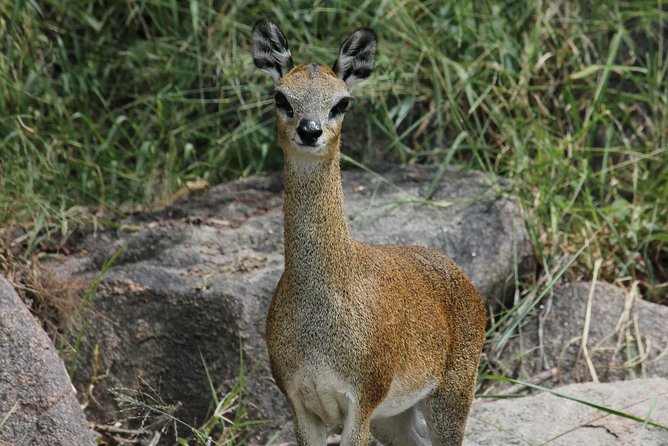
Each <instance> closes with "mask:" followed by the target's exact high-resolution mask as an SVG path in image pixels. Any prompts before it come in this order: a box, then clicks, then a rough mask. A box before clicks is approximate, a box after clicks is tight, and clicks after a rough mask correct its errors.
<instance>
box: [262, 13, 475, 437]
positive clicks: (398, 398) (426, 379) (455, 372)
mask: <svg viewBox="0 0 668 446" xmlns="http://www.w3.org/2000/svg"><path fill="white" fill-rule="evenodd" d="M253 39H254V51H253V56H254V61H255V64H256V65H257V66H258V67H259V68H261V69H263V70H264V71H267V72H268V73H270V74H271V75H272V76H273V77H274V79H275V81H276V105H277V108H278V112H277V125H278V136H279V143H280V145H281V148H282V150H283V154H284V157H285V203H284V212H285V271H284V273H283V276H282V277H281V280H280V282H279V284H278V287H277V289H276V293H275V295H274V298H273V301H272V304H271V308H270V310H269V315H268V318H267V346H268V350H269V356H270V362H271V369H272V374H273V376H274V378H275V380H276V383H277V384H278V386H279V388H280V389H281V391H282V392H283V393H284V394H285V396H286V397H287V399H288V402H289V403H290V407H291V408H292V412H293V419H294V424H295V434H296V437H297V441H298V444H299V445H300V446H306V445H308V446H322V445H325V442H326V438H325V435H326V426H327V424H340V423H343V426H344V429H343V433H342V440H341V444H342V445H343V446H362V445H366V444H367V441H368V436H369V430H371V431H372V432H373V434H374V436H375V437H376V438H378V439H379V440H380V441H381V442H383V444H385V445H387V446H389V445H396V446H412V445H429V444H433V445H451V444H461V442H462V439H463V433H464V427H465V424H466V418H467V416H468V411H469V408H470V405H471V402H472V398H473V391H474V389H475V380H476V373H477V368H478V362H479V358H480V353H481V349H482V345H483V342H484V336H485V334H484V333H485V313H484V307H483V304H482V300H481V298H480V296H479V295H478V292H477V291H476V289H475V287H474V286H473V285H472V283H471V282H470V281H469V280H468V278H467V277H466V276H465V275H464V273H463V272H462V271H461V270H460V268H459V267H458V266H457V265H456V264H455V263H454V262H453V261H452V260H450V259H449V258H447V257H445V256H444V255H442V254H440V253H438V252H436V251H434V250H431V249H427V248H422V247H417V246H403V245H379V246H372V245H366V244H363V243H361V242H358V241H356V240H354V239H353V238H352V237H351V236H350V233H349V230H348V225H347V220H346V216H345V213H344V205H343V192H342V187H341V177H340V169H339V153H340V152H339V146H340V131H341V123H342V120H343V114H344V112H345V109H346V106H347V105H348V101H349V99H350V93H349V87H350V86H351V85H352V84H353V83H354V81H355V80H357V79H360V78H364V77H366V76H368V75H369V74H370V72H371V69H372V67H373V58H374V53H375V48H376V39H375V35H374V34H373V33H372V32H371V31H370V30H366V29H362V30H358V31H356V32H355V33H353V34H352V35H351V36H350V37H349V38H348V39H347V40H346V42H344V44H343V45H342V47H341V50H340V53H339V58H338V59H337V62H336V63H335V64H334V68H333V69H330V68H329V67H327V66H325V65H315V64H310V65H299V66H296V67H293V65H292V58H291V55H290V52H289V50H288V45H287V41H286V40H285V37H284V36H283V34H282V33H281V31H280V30H279V29H278V28H277V27H276V26H275V25H274V24H272V23H271V22H268V21H260V22H258V23H257V24H256V25H255V27H254V30H253ZM423 414H424V415H423ZM425 421H426V423H425ZM429 439H431V442H430V441H429Z"/></svg>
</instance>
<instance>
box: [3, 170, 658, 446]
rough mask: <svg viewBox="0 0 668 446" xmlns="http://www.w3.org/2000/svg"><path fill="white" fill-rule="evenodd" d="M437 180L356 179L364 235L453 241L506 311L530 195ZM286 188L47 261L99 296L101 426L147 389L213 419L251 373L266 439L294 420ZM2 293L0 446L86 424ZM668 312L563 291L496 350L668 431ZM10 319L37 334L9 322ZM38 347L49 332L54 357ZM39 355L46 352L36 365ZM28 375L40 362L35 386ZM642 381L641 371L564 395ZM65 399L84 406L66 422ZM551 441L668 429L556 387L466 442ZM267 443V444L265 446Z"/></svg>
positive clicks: (192, 203) (230, 197) (154, 219)
mask: <svg viewBox="0 0 668 446" xmlns="http://www.w3.org/2000/svg"><path fill="white" fill-rule="evenodd" d="M434 176H435V170H434V169H432V168H429V167H417V166H414V167H412V168H409V169H407V170H404V171H401V172H397V173H394V174H390V175H388V176H387V178H388V179H389V181H388V180H383V179H380V178H379V177H376V176H373V175H371V174H367V173H362V172H345V173H344V190H345V193H346V200H347V212H348V215H349V216H350V224H351V230H352V232H353V234H354V235H355V236H356V237H358V238H359V239H361V240H363V241H367V242H370V243H395V242H398V243H411V244H420V245H425V246H431V247H433V248H436V249H440V250H442V251H444V252H446V253H447V254H448V255H450V256H451V257H453V258H454V259H455V260H456V261H457V262H458V263H459V264H460V265H461V266H462V267H463V269H464V270H465V271H466V272H467V273H468V274H469V275H470V276H471V277H472V278H473V280H474V282H475V283H476V285H477V286H478V288H479V289H480V291H481V294H483V295H484V296H485V297H486V298H487V301H488V306H489V308H490V309H498V308H501V307H503V306H504V305H507V304H508V302H506V301H505V299H506V296H508V294H507V293H506V290H508V289H510V287H512V285H513V284H514V283H515V275H516V274H517V275H520V276H521V275H523V274H525V273H527V272H531V271H533V266H532V262H533V254H532V249H531V245H530V242H529V237H528V235H527V233H526V230H525V228H524V223H523V216H522V213H521V210H520V209H519V206H518V204H517V202H516V200H515V199H514V198H513V197H512V195H510V194H509V193H508V191H507V188H506V185H505V184H504V182H503V181H501V180H498V179H497V178H494V177H490V176H488V175H485V174H482V173H479V172H467V173H461V172H457V171H447V172H446V174H445V175H444V177H443V178H442V179H441V180H440V181H439V182H437V183H435V184H434V183H433V178H434ZM281 190H282V180H281V177H280V175H275V176H273V177H268V178H249V179H244V180H239V181H235V182H232V183H229V184H226V185H223V186H219V187H215V188H212V189H211V190H209V191H206V192H204V193H201V194H199V195H193V196H190V197H188V198H187V199H184V200H181V201H179V202H177V203H175V204H174V205H172V206H169V207H167V208H165V209H163V210H161V211H158V212H149V213H142V214H136V215H133V216H130V217H127V218H125V219H124V220H123V221H121V222H120V223H119V226H118V227H117V228H116V229H114V230H105V231H100V232H95V233H91V234H88V235H87V236H85V237H84V238H83V239H82V240H81V241H80V242H79V243H78V244H77V246H76V247H74V250H73V254H72V255H70V256H67V257H64V258H61V259H58V260H53V261H51V262H49V263H48V264H44V265H42V267H43V268H44V269H45V271H49V276H50V277H52V278H55V280H57V281H58V282H59V283H64V284H67V283H72V284H74V283H77V284H82V283H83V284H86V286H88V287H89V289H93V290H94V292H93V293H92V295H91V296H90V303H91V308H90V311H87V312H85V313H84V316H83V317H81V318H79V319H78V320H77V325H76V327H78V328H81V329H82V332H83V333H85V335H84V338H83V342H82V344H81V348H80V350H79V352H78V354H77V356H76V372H75V374H74V385H75V387H76V388H77V389H78V390H79V392H80V395H79V396H80V397H81V396H82V395H85V396H86V399H87V407H86V415H87V417H88V419H89V421H90V422H94V423H95V424H97V425H100V426H112V427H113V426H114V424H113V423H114V422H116V421H118V419H119V417H125V416H126V415H125V414H124V413H119V409H123V407H122V404H120V403H119V401H120V400H119V396H121V397H123V396H125V402H126V403H127V402H128V398H129V397H131V398H130V399H132V398H134V399H135V403H136V402H137V401H139V402H140V403H141V402H142V401H143V402H145V403H147V404H149V403H150V404H158V405H160V407H161V408H163V409H164V410H166V411H173V413H174V415H175V416H177V417H179V418H180V419H182V420H184V421H187V422H188V423H191V424H193V425H198V423H201V422H202V421H204V419H205V417H206V413H207V410H208V408H209V406H210V403H211V400H212V392H211V387H212V386H213V387H215V388H216V389H217V390H218V391H220V392H225V391H227V390H229V389H231V388H232V387H233V386H234V385H235V384H238V377H239V376H240V373H241V371H242V370H243V373H244V374H245V375H246V376H250V377H251V378H250V379H248V381H247V383H246V387H245V398H246V401H247V407H248V411H249V417H250V418H251V419H269V420H271V422H270V423H268V424H267V425H265V428H264V430H263V431H262V432H264V433H265V434H266V433H267V432H271V431H276V430H279V429H281V428H284V427H285V426H286V423H288V416H287V411H286V407H285V403H284V399H283V397H282V395H280V393H279V392H278V391H277V388H276V386H275V385H274V384H273V383H272V381H271V379H270V378H269V376H270V374H269V371H268V366H267V358H266V350H265V346H264V342H263V336H264V318H265V315H266V312H267V308H268V305H269V302H270V299H271V295H272V292H273V289H274V287H275V285H276V283H277V281H278V278H279V276H280V273H281V270H282V266H283V263H282V262H283V259H282V224H281V222H282V213H281V205H282V196H281ZM107 269H108V271H107ZM102 270H104V271H105V274H104V275H102V274H101V273H100V271H102ZM98 282H99V283H98ZM91 285H96V286H95V287H94V288H90V286H91ZM0 291H2V293H0V299H2V300H1V301H0V310H1V311H0V320H2V321H3V325H0V339H2V340H3V342H2V343H0V364H2V365H3V368H0V378H1V379H0V444H2V441H5V442H7V441H8V442H10V444H11V441H12V439H16V438H21V437H20V436H17V435H19V434H18V433H20V432H24V431H30V430H33V431H34V432H41V430H40V428H34V423H35V421H34V416H33V415H31V414H33V413H36V414H42V415H44V416H46V418H47V419H49V420H50V421H51V422H52V425H54V426H56V425H62V426H65V428H66V429H69V427H68V426H74V425H76V426H78V427H79V428H81V425H82V424H81V423H82V419H83V417H82V415H81V412H80V410H79V408H78V406H77V405H76V404H74V406H73V401H74V396H73V393H72V392H71V387H68V386H69V383H68V381H67V376H66V374H65V371H64V369H63V367H62V363H61V362H60V360H59V359H58V358H57V356H56V353H55V351H52V350H53V349H52V348H51V349H49V348H46V347H45V344H44V343H45V342H47V341H48V338H47V337H46V335H45V334H44V333H42V334H38V333H37V332H36V331H35V330H37V329H39V327H38V325H37V324H36V322H35V321H32V322H29V321H30V315H29V314H27V310H26V309H25V308H21V304H20V302H17V300H18V299H17V298H15V295H14V294H13V292H12V291H11V290H10V289H9V287H8V285H3V287H2V288H1V289H0ZM10 305H11V306H12V307H10ZM10 308H15V309H13V310H10ZM588 308H589V309H591V311H587V310H588ZM8 311H10V312H11V314H13V315H21V318H22V319H21V321H23V322H17V321H16V320H14V319H12V318H10V317H9V313H8ZM667 311H668V308H666V307H663V306H660V305H655V304H651V303H647V302H644V301H642V300H641V299H640V297H639V295H638V294H637V293H634V292H630V293H629V292H627V291H625V290H623V289H619V288H616V287H613V286H612V285H609V284H605V283H597V284H595V285H594V286H592V284H591V283H588V282H581V283H564V284H560V285H559V286H557V287H556V288H555V290H554V292H553V293H552V294H551V295H550V296H548V297H547V298H546V299H545V301H544V304H543V305H542V306H541V307H540V311H539V312H537V313H535V314H531V315H530V317H528V318H527V319H526V321H525V323H524V324H523V325H522V336H520V337H517V338H514V339H512V340H511V341H510V342H509V343H508V344H507V345H504V346H503V347H502V348H495V347H494V346H490V348H489V349H488V351H487V352H486V354H487V355H488V356H489V357H490V358H491V359H492V360H493V361H494V362H495V364H497V365H498V366H499V367H501V368H503V369H504V370H507V372H508V375H509V376H526V377H537V376H539V377H540V376H543V377H544V378H543V379H542V380H541V383H542V385H546V386H548V387H554V388H556V389H558V391H559V392H563V393H565V394H568V395H571V396H576V397H580V398H583V399H586V400H588V401H593V402H596V403H599V404H604V405H606V406H611V407H614V408H617V409H624V410H629V411H632V412H634V413H636V415H638V416H640V417H645V416H646V415H647V414H648V413H650V412H651V414H650V415H651V416H650V418H651V419H652V420H653V421H655V422H657V423H659V424H663V425H668V411H667V409H666V408H667V407H668V399H667V398H668V397H667V395H668V381H666V380H665V379H661V378H662V377H663V378H668V376H666V375H668V353H667V352H668V325H666V324H665V322H664V321H665V320H666V317H667V316H668V314H667ZM3 318H4V319H3ZM5 320H7V321H9V322H5ZM10 322H11V323H12V324H14V325H13V326H16V327H19V326H20V327H22V328H20V330H19V329H18V328H17V329H14V328H11V329H3V327H9V325H5V324H8V323H10ZM29 326H31V327H32V328H30V327H29ZM35 327H37V328H35ZM585 327H586V329H585ZM23 330H27V331H26V332H25V334H20V333H24V332H23ZM37 331H39V330H37ZM74 331H75V332H77V331H78V329H75V330H74ZM2 336H5V338H7V339H10V340H8V341H7V342H5V338H2ZM17 336H19V338H16V337H17ZM20 336H23V338H21V337H20ZM40 336H41V337H40ZM12 339H18V340H12ZM20 339H24V341H20ZM29 339H42V340H41V341H39V342H41V344H40V347H39V348H37V347H33V345H32V344H31V343H30V342H28V340H29ZM10 341H11V342H13V343H10ZM583 341H584V342H583ZM34 342H37V341H34ZM10 345H11V346H13V347H10V348H5V346H10ZM49 345H50V343H49ZM583 346H584V347H585V348H583ZM37 353H39V354H40V355H42V354H44V355H47V356H46V357H42V356H40V358H42V359H34V358H33V355H35V354H37ZM49 355H50V356H49ZM21 361H23V362H21ZM10 363H11V364H13V365H12V367H9V366H5V364H10ZM22 364H23V365H22ZM42 369H43V370H44V371H42V372H40V371H41V370H42ZM52 369H53V371H47V370H52ZM21 370H35V371H33V372H30V373H32V375H30V376H32V377H33V378H30V377H27V376H28V375H25V374H21V373H23V372H20V371H21ZM546 371H547V372H549V373H547V374H546ZM26 373H27V372H26ZM39 373H42V374H43V376H45V377H50V376H51V373H53V374H54V376H55V375H58V380H59V381H57V382H58V383H59V384H57V385H56V390H55V395H56V396H54V399H39V398H37V396H36V395H38V394H39V395H41V394H42V391H41V390H40V391H39V392H37V393H35V391H36V389H39V388H40V387H39V386H42V385H46V384H48V382H51V381H52V380H51V378H49V379H48V380H46V379H45V380H44V382H42V381H41V380H39V379H37V378H35V377H37V376H39ZM207 374H208V375H207ZM209 377H210V378H209ZM651 377H656V378H655V379H650V378H651ZM630 378H643V379H636V380H633V381H624V382H622V383H616V384H598V383H588V384H581V385H571V386H566V387H563V388H562V387H559V386H561V385H564V384H568V383H576V382H589V381H592V380H599V381H602V382H603V381H619V380H628V379H630ZM54 379H55V378H54ZM19 381H21V382H30V383H31V384H30V386H28V387H29V388H30V389H34V391H33V392H32V393H29V392H26V393H20V392H19V393H16V391H15V389H16V386H17V385H18V384H17V383H18V382H19ZM47 381H48V382H47ZM54 382H56V381H54ZM58 386H59V387H58ZM12 389H14V390H12ZM10 390H11V391H13V392H14V393H11V392H10ZM507 390H508V389H507V388H501V387H499V388H492V389H487V392H490V391H498V392H504V391H507ZM44 392H47V391H46V390H45V391H44ZM48 392H54V391H53V390H49V391H48ZM59 392H60V393H59ZM49 394H51V393H49ZM61 394H62V395H61ZM121 399H122V398H121ZM11 401H14V402H11ZM53 401H58V404H66V405H67V407H68V408H69V409H67V410H60V409H58V410H57V411H56V412H57V413H56V414H53V408H54V407H56V406H54V405H53V404H54V403H53ZM650 403H651V404H650ZM648 404H649V405H648ZM75 406H76V407H75ZM650 408H653V410H652V411H650V410H649V409H650ZM119 414H120V415H119ZM56 415H57V416H56ZM58 417H66V418H67V419H68V420H69V421H64V420H63V421H59V420H60V419H59V418H58ZM31 420H32V421H31ZM153 421H155V420H153ZM42 423H46V421H45V420H43V421H42ZM17 426H18V427H17ZM21 426H23V427H21ZM49 426H51V425H49ZM125 427H130V426H124V427H123V428H125ZM21 429H23V430H21ZM44 429H46V431H49V430H50V429H51V427H47V428H44ZM42 430H43V429H42ZM80 430H81V429H80ZM84 431H85V429H84ZM561 434H563V435H561ZM73 435H74V434H73ZM81 435H84V436H83V437H81V438H82V440H81V441H80V442H79V443H77V444H88V443H87V442H88V441H90V437H89V436H86V433H82V434H81ZM553 437H557V438H555V439H554V440H552V441H551V442H550V444H585V443H591V444H592V445H595V444H611V443H610V442H611V441H613V440H614V442H616V443H614V442H613V444H668V431H665V430H661V429H659V428H656V427H652V426H648V425H643V424H639V423H634V422H631V421H625V420H623V419H621V418H619V417H616V416H612V415H607V416H605V414H604V413H601V412H599V411H596V410H595V409H594V408H591V407H588V406H583V405H581V404H577V403H574V402H572V401H569V400H565V399H563V398H558V397H556V396H554V395H549V394H541V395H537V396H531V397H527V398H517V399H503V400H494V401H490V400H488V399H485V398H483V399H480V400H479V401H478V402H476V404H475V405H474V409H473V412H472V416H471V422H470V423H469V434H468V436H467V442H468V444H471V445H474V444H481V445H482V444H499V445H503V444H536V443H544V442H545V441H547V440H550V439H552V438H553ZM44 438H47V437H44ZM54 438H55V437H54ZM262 438H263V436H262V435H261V436H260V437H258V438H255V439H254V440H253V441H255V442H257V443H258V444H261V442H262V441H263V440H262ZM264 438H266V437H264ZM606 442H607V443H606ZM26 444H27V443H26ZM35 444H38V443H35ZM43 444H47V443H43ZM48 444H67V443H59V442H58V441H56V440H53V441H49V442H48ZM165 444H167V443H165Z"/></svg>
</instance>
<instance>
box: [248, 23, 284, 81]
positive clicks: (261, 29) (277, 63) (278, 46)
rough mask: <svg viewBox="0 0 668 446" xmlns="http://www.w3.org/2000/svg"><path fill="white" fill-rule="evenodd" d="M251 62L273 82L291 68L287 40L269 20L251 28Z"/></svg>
mask: <svg viewBox="0 0 668 446" xmlns="http://www.w3.org/2000/svg"><path fill="white" fill-rule="evenodd" d="M253 62H254V63H255V66H256V67H258V68H259V69H260V70H262V71H264V72H266V73H269V74H270V75H271V77H273V78H274V80H275V81H277V80H279V79H280V78H281V77H283V76H284V75H285V74H286V73H287V72H288V71H290V69H291V68H292V66H293V62H292V55H291V54H290V49H289V48H288V41H287V39H286V38H285V36H284V35H283V33H282V32H281V30H280V29H279V28H278V26H276V25H274V24H273V23H271V22H270V21H269V20H264V19H263V20H260V21H258V22H257V23H255V25H254V26H253Z"/></svg>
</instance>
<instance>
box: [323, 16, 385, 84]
mask: <svg viewBox="0 0 668 446" xmlns="http://www.w3.org/2000/svg"><path fill="white" fill-rule="evenodd" d="M375 55H376V33H374V32H373V31H372V30H370V29H368V28H361V29H358V30H357V31H355V32H354V33H352V34H351V35H350V37H348V38H347V39H346V40H345V42H343V44H342V45H341V49H340V50H339V57H338V58H337V59H336V62H334V67H333V70H334V72H335V73H336V75H337V76H338V77H339V78H341V79H342V80H343V81H345V83H346V84H347V85H348V87H349V88H350V87H351V86H352V85H353V84H354V83H355V82H357V81H358V80H360V79H365V78H367V77H369V75H370V74H371V71H372V70H373V64H374V58H375Z"/></svg>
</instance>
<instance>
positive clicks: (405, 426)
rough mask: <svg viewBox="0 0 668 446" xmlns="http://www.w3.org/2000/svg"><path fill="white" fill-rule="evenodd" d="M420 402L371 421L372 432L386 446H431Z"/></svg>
mask: <svg viewBox="0 0 668 446" xmlns="http://www.w3.org/2000/svg"><path fill="white" fill-rule="evenodd" d="M419 404H420V403H418V404H416V405H415V406H413V407H411V408H410V409H408V410H406V411H405V412H402V413H400V414H398V415H395V416H393V417H389V418H381V419H377V420H373V421H371V433H372V434H373V436H374V437H376V439H377V440H378V441H380V442H381V443H382V444H383V445H384V446H429V445H430V444H431V443H430V442H429V437H428V435H427V425H426V424H425V420H424V417H423V416H422V413H421V412H420V409H419V407H418V405H419Z"/></svg>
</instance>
